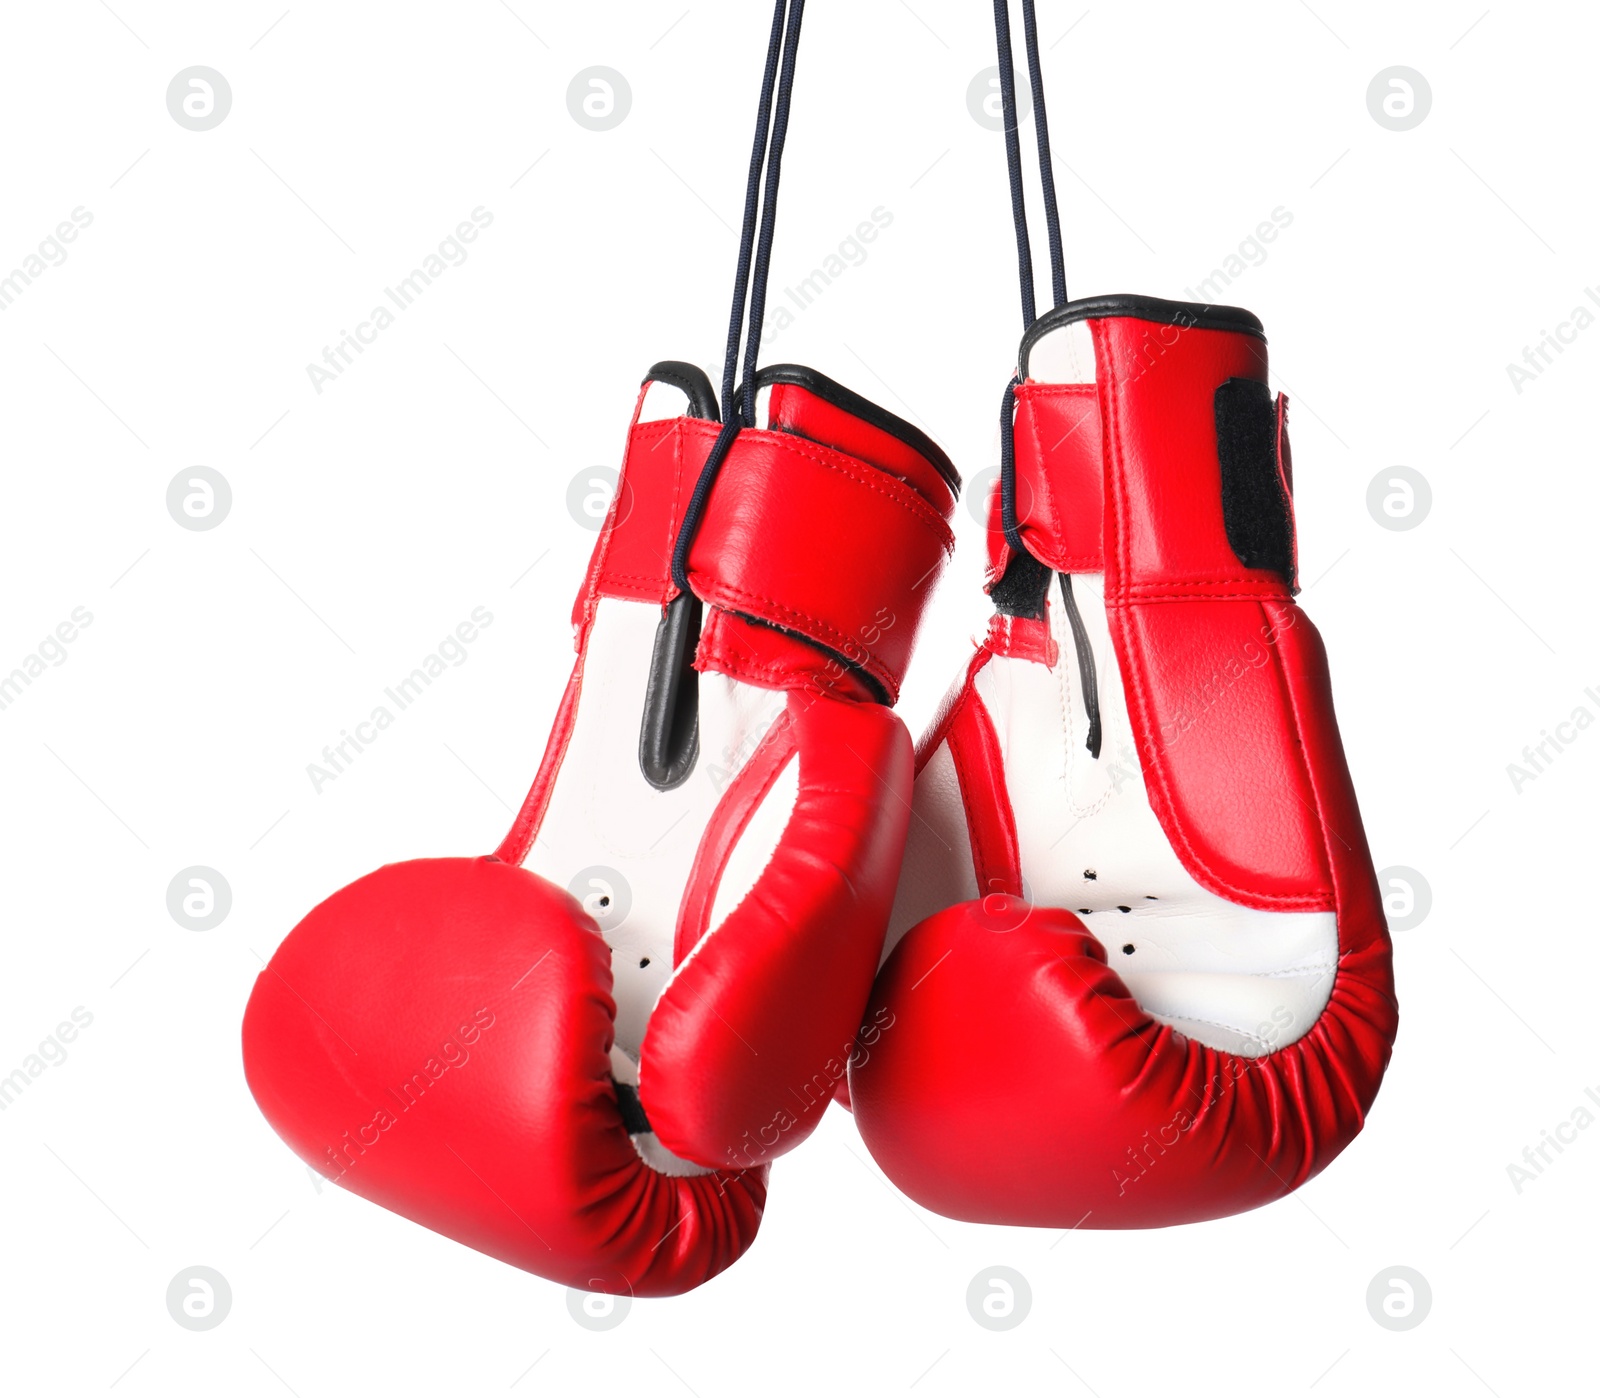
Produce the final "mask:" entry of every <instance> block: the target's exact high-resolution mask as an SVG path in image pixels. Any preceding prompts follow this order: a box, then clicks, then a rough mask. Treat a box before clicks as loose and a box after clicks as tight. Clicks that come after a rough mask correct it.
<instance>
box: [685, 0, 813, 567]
mask: <svg viewBox="0 0 1600 1398" xmlns="http://www.w3.org/2000/svg"><path fill="white" fill-rule="evenodd" d="M804 15H805V0H777V4H776V5H775V6H774V10H773V16H772V36H771V38H770V40H769V41H768V45H767V65H766V69H765V72H764V74H763V78H762V84H761V101H760V106H759V114H758V117H757V124H756V139H755V145H754V147H753V149H752V151H751V155H750V174H749V179H748V181H747V183H746V187H745V204H744V228H743V230H742V232H741V234H740V238H739V266H738V270H737V272H736V274H735V279H734V293H733V313H732V315H731V316H730V317H729V322H728V349H727V355H726V358H725V359H724V361H723V366H722V409H723V418H724V421H723V424H722V431H721V432H720V433H718V434H717V440H716V442H715V443H714V444H713V446H712V448H711V453H710V455H708V456H707V457H706V463H705V465H704V466H703V467H701V469H700V477H699V479H698V480H697V481H696V482H695V487H694V493H693V494H692V495H691V496H690V497H689V503H688V505H687V507H686V508H685V509H684V512H683V523H682V524H681V525H680V526H679V528H678V539H677V543H676V544H675V545H674V547H673V550H672V581H673V585H674V586H675V587H677V589H678V591H679V592H680V593H681V594H683V595H685V596H687V595H688V594H689V549H690V547H691V546H692V545H693V543H694V537H695V534H696V532H697V531H698V530H699V527H700V519H701V516H702V515H703V514H704V513H705V508H706V501H707V500H708V499H710V496H711V488H712V486H713V485H715V484H716V479H717V473H718V472H719V471H720V470H721V469H722V463H723V462H724V461H725V460H727V456H728V452H729V451H730V450H731V449H732V447H733V443H734V440H735V439H736V438H737V437H738V435H739V433H740V432H741V431H742V430H743V429H744V428H746V427H750V426H753V425H754V422H755V404H756V386H755V378H756V375H755V367H756V359H757V356H758V355H759V354H760V350H761V327H762V323H763V321H764V320H765V318H766V296H767V279H768V273H769V270H770V268H771V264H772V245H773V241H774V237H775V234H776V225H777V207H778V179H779V176H780V174H781V172H782V166H783V149H784V145H785V143H786V141H787V139H788V135H789V107H790V100H791V98H792V95H793V90H794V73H795V60H796V57H797V55H798V51H799V47H800V24H801V20H802V19H803V18H804ZM786 16H787V24H786V23H785V17H786ZM774 98H776V112H775V113H774ZM769 125H770V127H771V132H770V140H769V132H768V128H769ZM763 170H765V174H766V180H765V185H766V188H765V194H764V197H762V188H761V186H762V172H763ZM758 207H759V210H760V236H759V238H758V237H757V234H756V225H757V211H758ZM752 253H753V259H752ZM752 260H753V267H752ZM752 271H753V278H752ZM752 280H753V285H752ZM747 299H748V302H749V316H748V320H749V330H748V334H743V333H742V332H743V331H744V329H745V322H746V301H747ZM741 340H743V342H744V365H745V374H744V394H743V398H742V400H741V401H740V402H739V403H738V404H737V405H735V403H734V397H735V394H736V393H737V391H738V390H737V387H736V384H737V379H738V374H739V360H740V354H739V348H740V342H741Z"/></svg>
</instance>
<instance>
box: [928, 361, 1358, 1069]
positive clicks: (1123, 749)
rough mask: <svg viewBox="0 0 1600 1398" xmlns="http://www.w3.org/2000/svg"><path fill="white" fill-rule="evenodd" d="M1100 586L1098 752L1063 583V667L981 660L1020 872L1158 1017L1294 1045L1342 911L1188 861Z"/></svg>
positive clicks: (1055, 595)
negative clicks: (1138, 720)
mask: <svg viewBox="0 0 1600 1398" xmlns="http://www.w3.org/2000/svg"><path fill="white" fill-rule="evenodd" d="M1052 338H1053V337H1052ZM1101 584H1102V579H1101V578H1100V577H1099V576H1093V575H1091V576H1078V577H1075V578H1074V579H1073V588H1074V595H1075V597H1076V599H1077V603H1078V608H1079V611H1080V612H1081V613H1082V615H1083V619H1084V623H1085V627H1086V629H1087V631H1088V633H1089V636H1090V640H1091V644H1092V647H1093V650H1094V655H1095V668H1096V671H1097V674H1098V677H1099V695H1100V714H1101V722H1102V742H1101V756H1100V757H1099V759H1098V760H1097V759H1095V758H1093V757H1091V756H1090V754H1089V750H1088V746H1087V736H1088V715H1087V711H1086V709H1085V707H1084V700H1083V694H1082V692H1081V687H1080V682H1079V676H1078V662H1077V652H1076V650H1075V648H1074V645H1073V639H1072V631H1071V627H1070V626H1069V625H1068V622H1067V617H1066V611H1065V608H1064V607H1063V606H1062V603H1061V597H1060V594H1059V591H1057V590H1053V591H1052V593H1051V598H1050V624H1051V630H1052V632H1053V634H1054V635H1055V638H1056V641H1057V643H1058V645H1059V647H1060V660H1059V661H1058V662H1057V664H1056V665H1055V666H1054V668H1050V669H1047V668H1046V667H1045V666H1043V665H1040V664H1036V663H1034V662H1031V661H1025V660H1009V659H1005V658H1003V657H1000V656H996V657H995V658H994V659H993V660H991V661H990V662H989V663H988V665H986V666H985V667H984V668H983V669H982V670H981V671H980V672H979V674H978V679H977V690H978V694H979V696H980V697H981V698H982V700H983V702H984V704H985V705H986V706H987V708H988V710H989V713H990V715H991V717H992V718H993V719H994V723H995V729H996V732H997V734H998V736H999V740H1000V747H1001V752H1002V754H1003V758H1004V762H1005V771H1006V784H1007V786H1008V788H1009V790H1010V796H1011V806H1012V809H1013V811H1014V812H1015V814H1016V822H1017V842H1018V848H1019V851H1020V854H1021V859H1022V876H1023V880H1024V883H1025V884H1026V886H1027V888H1028V891H1029V893H1030V894H1031V896H1032V898H1033V900H1034V901H1035V902H1037V903H1040V904H1044V905H1049V906H1054V907H1062V908H1069V909H1071V910H1072V911H1074V912H1076V913H1077V914H1078V915H1079V916H1080V917H1081V918H1082V919H1083V921H1084V923H1085V925H1086V926H1087V927H1088V928H1089V930H1090V931H1091V932H1093V933H1094V935H1095V936H1096V937H1097V938H1098V939H1099V940H1100V942H1101V943H1102V944H1103V945H1104V946H1105V948H1106V952H1107V954H1108V955H1109V957H1110V960H1111V965H1112V968H1113V969H1114V970H1115V971H1116V972H1117V973H1118V974H1119V975H1120V976H1121V977H1122V978H1123V980H1124V981H1125V982H1126V983H1127V986H1128V989H1129V990H1130V991H1132V992H1133V994H1134V996H1135V997H1136V998H1137V999H1138V1000H1139V1002H1140V1004H1142V1005H1143V1006H1144V1007H1145V1008H1146V1009H1147V1010H1149V1011H1150V1013H1151V1014H1153V1015H1155V1016H1156V1018H1158V1019H1160V1020H1162V1021H1164V1022H1166V1023H1169V1024H1172V1025H1173V1026H1174V1027H1176V1028H1179V1029H1182V1030H1183V1032H1185V1033H1187V1034H1190V1035H1191V1036H1192V1037H1193V1038H1195V1039H1197V1040H1199V1041H1200V1042H1201V1043H1204V1044H1209V1045H1210V1046H1212V1047H1214V1048H1222V1049H1229V1050H1232V1051H1234V1052H1237V1053H1241V1054H1246V1055H1249V1056H1258V1055H1260V1054H1263V1053H1267V1052H1270V1051H1271V1050H1273V1049H1276V1048H1282V1047H1284V1046H1285V1045H1287V1044H1290V1043H1293V1042H1294V1041H1295V1040H1296V1039H1298V1038H1299V1037H1300V1036H1301V1035H1302V1034H1304V1033H1305V1032H1306V1031H1307V1030H1308V1029H1309V1028H1310V1027H1311V1026H1312V1024H1314V1023H1315V1022H1316V1020H1317V1017H1318V1016H1319V1015H1320V1014H1321V1013H1322V1009H1323V1006H1324V1005H1325V1004H1326V1003H1327V998H1328V995H1329V993H1330V992H1331V990H1332V986H1333V973H1334V970H1335V967H1336V964H1337V959H1338V934H1337V928H1336V920H1335V917H1334V914H1333V913H1331V912H1328V913H1275V912H1263V911H1260V910H1258V909H1253V908H1242V907H1239V906H1237V905H1235V904H1233V903H1230V902H1228V901H1227V900H1226V899H1224V898H1220V897H1218V896H1217V895H1216V894H1214V893H1211V892H1208V891H1207V890H1206V889H1204V888H1202V887H1201V886H1200V885H1199V884H1198V883H1196V882H1195V880H1194V879H1193V878H1192V877H1190V875H1189V873H1188V872H1187V871H1186V870H1185V869H1184V867H1183V865H1182V864H1181V863H1180V862H1179V860H1178V857H1177V855H1176V854H1174V853H1173V851H1172V848H1171V847H1170V845H1169V844H1168V843H1167V839H1166V836H1165V834H1164V833H1163V832H1162V829H1161V825H1160V823H1159V822H1158V821H1157V820H1156V817H1155V813H1154V812H1153V811H1152V810H1151V809H1150V802H1149V799H1148V797H1147V796H1146V794H1145V786H1144V778H1143V775H1142V774H1141V772H1140V768H1139V759H1138V754H1137V752H1136V751H1135V747H1134V741H1133V729H1132V725H1131V724H1130V722H1129V719H1128V711H1127V704H1126V701H1125V699H1124V696H1123V688H1122V678H1121V674H1120V672H1119V669H1118V666H1117V660H1116V655H1115V653H1114V651H1113V649H1112V644H1111V636H1110V632H1109V629H1108V627H1107V624H1106V615H1105V605H1104V602H1103V601H1102V586H1101ZM947 799H948V796H947V794H946V793H945V792H943V791H941V790H939V789H938V788H937V787H936V785H930V786H929V787H928V788H927V789H924V787H923V786H922V785H921V784H920V783H919V785H918V788H917V793H916V804H917V809H918V812H919V814H921V815H922V816H923V817H924V818H925V819H932V818H933V817H932V816H931V815H930V813H929V811H928V809H927V808H928V806H929V804H930V803H932V802H934V801H935V800H937V801H938V802H939V803H940V804H941V805H942V804H943V803H944V801H946V800H947ZM969 863H970V861H969Z"/></svg>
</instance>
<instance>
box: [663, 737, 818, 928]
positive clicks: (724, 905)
mask: <svg viewBox="0 0 1600 1398" xmlns="http://www.w3.org/2000/svg"><path fill="white" fill-rule="evenodd" d="M799 798H800V756H799V754H798V753H797V754H795V756H793V757H791V758H790V759H789V760H788V762H786V763H785V764H784V768H783V771H781V772H779V773H778V778H777V780H776V781H775V782H773V783H772V789H771V790H770V791H768V792H767V794H766V796H765V797H763V798H762V801H761V804H760V806H758V807H757V808H756V810H755V812H754V814H753V815H751V817H750V823H749V824H748V825H747V826H746V827H745V830H744V834H743V835H741V836H740V837H739V843H738V844H736V845H735V846H734V847H733V852H732V853H731V854H730V855H729V856H728V865H727V868H725V869H724V870H723V871H722V879H721V881H720V882H719V883H718V884H717V896H716V898H715V899H714V900H713V901H712V904H711V917H710V918H709V919H708V921H707V922H706V931H707V933H708V934H709V933H712V932H715V931H717V929H718V928H720V927H721V926H722V924H723V923H724V922H726V921H727V918H728V914H729V913H731V912H732V911H733V910H734V909H735V908H737V907H738V906H739V904H740V903H742V902H743V901H744V896H745V894H747V893H748V892H750V890H751V889H752V888H754V887H755V885H756V880H757V879H759V878H760V877H761V875H762V873H763V872H764V871H765V870H766V867H767V864H768V862H769V861H770V860H771V858H772V856H773V854H774V853H775V852H776V850H777V848H778V842H779V841H780V840H781V839H782V838H783V832H784V830H785V829H787V828H788V825H789V817H790V816H792V815H793V814H794V803H795V802H796V801H797V800H799ZM702 940H704V939H702ZM685 959H687V958H685Z"/></svg>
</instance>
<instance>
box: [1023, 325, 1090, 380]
mask: <svg viewBox="0 0 1600 1398" xmlns="http://www.w3.org/2000/svg"><path fill="white" fill-rule="evenodd" d="M1028 377H1029V378H1030V379H1033V380H1035V381H1036V382H1038V383H1093V382H1094V381H1095V368H1094V333H1093V331H1091V330H1090V329H1089V322H1088V321H1086V320H1075V321H1073V322H1072V323H1071V324H1070V325H1063V326H1062V327H1061V328H1060V329H1059V330H1052V331H1050V332H1049V333H1048V334H1046V335H1042V336H1040V338H1039V341H1038V343H1037V344H1035V345H1034V347H1033V348H1032V349H1031V350H1029V351H1028Z"/></svg>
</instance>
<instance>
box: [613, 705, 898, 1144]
mask: <svg viewBox="0 0 1600 1398" xmlns="http://www.w3.org/2000/svg"><path fill="white" fill-rule="evenodd" d="M786 712H787V716H788V723H789V725H790V727H791V730H792V737H793V745H794V750H795V752H796V754H797V756H796V758H795V760H796V761H798V762H799V764H800V767H799V790H798V794H797V796H796V799H795V804H794V809H793V811H792V813H791V814H790V817H789V820H788V823H787V825H786V826H785V829H784V834H783V840H782V842H781V843H780V844H779V846H778V848H777V849H776V850H775V851H774V852H773V855H772V858H771V859H770V860H769V861H768V863H767V866H766V868H765V869H763V870H762V872H761V875H760V877H759V878H758V879H757V880H756V882H755V884H754V886H753V887H752V888H751V890H750V892H749V893H748V894H747V895H746V896H745V897H744V899H743V900H742V901H741V902H740V903H739V904H738V906H737V907H736V908H734V910H733V911H732V912H731V913H729V914H728V916H727V917H726V918H725V919H724V920H723V922H722V924H721V925H720V926H718V927H715V928H713V929H712V930H711V931H709V932H708V933H706V935H705V936H704V937H703V938H702V939H701V940H700V941H699V942H698V943H697V944H696V945H695V946H694V947H693V948H691V949H690V951H689V954H688V955H687V957H686V958H685V959H684V960H683V961H682V962H680V963H679V965H678V967H677V970H676V971H675V972H674V974H673V977H672V979H671V980H670V981H669V982H668V983H667V987H666V989H665V990H664V991H663V992H662V994H661V998H660V999H659V1000H658V1001H657V1002H656V1007H655V1009H654V1011H652V1013H651V1016H650V1023H649V1027H648V1028H647V1030H646V1031H645V1038H644V1043H643V1045H642V1047H641V1050H640V1056H639V1099H640V1101H641V1102H642V1103H643V1104H644V1108H645V1111H646V1113H647V1114H648V1115H649V1117H650V1122H651V1124H652V1125H653V1126H654V1127H655V1130H656V1135H657V1136H658V1137H659V1138H660V1140H661V1143H662V1144H663V1145H665V1146H666V1147H667V1148H668V1149H669V1150H671V1151H672V1152H673V1153H674V1154H676V1155H679V1156H682V1157H684V1158H685V1159H688V1160H695V1161H698V1162H700V1163H701V1164H704V1165H713V1166H721V1167H724V1168H742V1167H745V1166H748V1165H752V1164H756V1163H758V1162H760V1161H763V1160H766V1159H769V1158H771V1157H775V1156H777V1155H781V1154H782V1153H783V1152H785V1151H787V1150H790V1149H792V1148H793V1147H794V1146H796V1145H798V1144H799V1143H800V1142H801V1141H802V1140H804V1139H805V1137H806V1136H807V1135H808V1134H810V1132H811V1131H812V1130H813V1129H814V1128H815V1127H816V1125H817V1123H818V1121H820V1120H821V1117H822V1113H823V1111H824V1110H825V1108H826V1107H827V1104H828V1102H829V1101H831V1100H832V1098H833V1094H834V1092H835V1090H836V1088H837V1085H838V1083H839V1080H840V1079H841V1078H843V1077H844V1074H845V1064H846V1062H847V1060H848V1059H849V1057H850V1053H851V1051H852V1047H853V1045H854V1043H855V1037H856V1030H857V1028H858V1027H859V1025H860V1022H861V1007H862V1005H864V1004H865V1003H866V1000H867V996H868V994H869V992H870V989H871V985H872V977H873V974H874V972H875V971H876V970H877V967H878V958H879V956H880V955H881V954H882V950H883V931H884V928H885V926H886V925H887V924H888V920H889V910H890V907H891V906H892V904H893V901H894V892H895V885H896V882H897V880H898V874H899V867H900V857H901V854H902V852H903V850H904V848H905V838H906V830H907V827H908V826H909V824H910V820H911V783H912V765H911V764H912V757H911V739H910V736H909V735H908V734H907V733H906V730H905V725H904V724H902V723H901V722H900V720H899V719H898V718H897V717H896V716H895V715H894V714H892V713H890V712H889V711H888V710H887V709H885V708H883V707H882V706H881V705H878V704H857V703H847V702H844V701H842V700H838V699H833V698H828V697H817V696H813V695H808V694H804V693H799V692H791V693H790V694H789V696H788V707H787V710H786ZM741 805H742V803H741V802H738V801H735V802H733V803H732V814H733V815H735V816H736V817H737V816H738V815H739V814H740V810H739V808H740V806H741ZM719 818H720V817H719ZM707 839H708V841H710V842H712V843H713V844H715V843H718V842H719V841H718V836H717V833H716V831H715V830H714V829H712V830H708V833H707Z"/></svg>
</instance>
